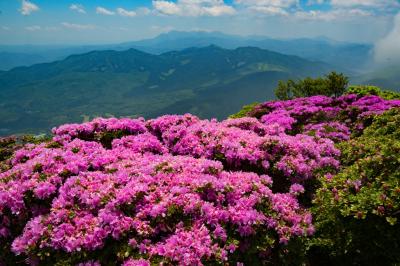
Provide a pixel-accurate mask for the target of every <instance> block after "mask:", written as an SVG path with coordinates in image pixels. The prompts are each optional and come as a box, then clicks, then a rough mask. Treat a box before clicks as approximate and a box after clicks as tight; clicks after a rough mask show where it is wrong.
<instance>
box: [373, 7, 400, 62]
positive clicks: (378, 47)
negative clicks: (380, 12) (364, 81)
mask: <svg viewBox="0 0 400 266" xmlns="http://www.w3.org/2000/svg"><path fill="white" fill-rule="evenodd" d="M375 61H376V62H378V63H381V64H389V65H390V64H399V63H400V12H399V13H398V14H397V15H396V16H395V17H394V23H393V28H392V30H391V31H390V32H389V33H388V34H387V35H386V36H385V37H384V38H383V39H381V40H380V41H378V42H377V43H376V44H375Z"/></svg>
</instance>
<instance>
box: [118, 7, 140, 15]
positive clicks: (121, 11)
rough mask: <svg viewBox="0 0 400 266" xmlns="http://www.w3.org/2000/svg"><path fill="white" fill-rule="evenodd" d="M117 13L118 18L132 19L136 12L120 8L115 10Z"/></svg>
mask: <svg viewBox="0 0 400 266" xmlns="http://www.w3.org/2000/svg"><path fill="white" fill-rule="evenodd" d="M117 13H118V14H119V15H120V16H123V17H134V16H136V12H135V11H133V10H132V11H130V10H126V9H123V8H121V7H119V8H117Z"/></svg>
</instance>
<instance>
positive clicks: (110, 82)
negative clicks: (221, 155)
mask: <svg viewBox="0 0 400 266" xmlns="http://www.w3.org/2000/svg"><path fill="white" fill-rule="evenodd" d="M333 69H334V67H332V66H330V65H328V64H325V63H322V62H312V61H309V60H306V59H302V58H300V57H297V56H288V55H284V54H280V53H276V52H271V51H268V50H264V49H260V48H254V47H243V48H238V49H234V50H228V49H224V48H220V47H217V46H207V47H202V48H191V49H185V50H182V51H175V52H167V53H164V54H161V55H153V54H149V53H145V52H142V51H138V50H136V49H129V50H126V51H110V50H109V51H92V52H89V53H86V54H81V55H73V56H70V57H68V58H67V59H64V60H61V61H56V62H53V63H44V64H38V65H34V66H31V67H21V68H15V69H13V70H10V71H6V72H2V73H1V72H0V134H10V133H18V132H32V133H40V132H42V130H43V129H48V128H51V127H52V126H55V125H57V124H62V123H66V122H80V121H82V119H83V118H84V117H88V116H89V117H95V116H101V115H102V116H107V115H108V116H110V115H114V116H132V115H133V116H144V117H147V118H148V117H155V116H158V115H160V114H162V113H165V112H169V113H185V112H193V113H195V114H197V115H199V116H201V117H205V118H211V117H216V118H220V119H222V118H225V117H226V116H227V115H229V114H231V113H233V112H235V111H236V110H238V109H240V107H241V106H242V105H244V104H247V103H248V102H252V101H256V100H258V101H261V100H265V99H271V98H273V89H274V88H275V87H276V85H277V82H278V81H279V80H281V79H288V78H301V77H304V76H319V75H322V74H326V73H328V72H329V71H331V70H333ZM210 103H212V104H210Z"/></svg>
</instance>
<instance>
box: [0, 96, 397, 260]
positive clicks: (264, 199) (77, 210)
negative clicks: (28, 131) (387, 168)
mask: <svg viewBox="0 0 400 266" xmlns="http://www.w3.org/2000/svg"><path fill="white" fill-rule="evenodd" d="M397 106H400V101H396V100H392V101H389V100H383V99H381V98H379V97H377V96H365V97H359V96H357V95H346V96H342V97H339V98H330V97H325V96H315V97H310V98H298V99H294V100H290V101H275V102H268V103H263V104H261V105H258V106H257V107H256V108H255V109H253V111H252V113H253V115H252V116H253V117H243V118H238V119H227V120H225V121H222V122H218V121H216V120H201V119H200V118H198V117H196V116H193V115H190V114H186V115H166V116H162V117H159V118H156V119H152V120H148V121H145V120H144V119H142V118H140V119H128V118H124V119H116V118H111V119H103V118H98V119H95V120H93V121H92V122H88V123H84V124H69V125H63V126H60V127H59V128H55V129H54V130H53V133H54V137H53V138H52V139H51V140H49V141H44V142H38V143H33V144H26V145H24V146H23V147H22V148H19V149H17V150H16V151H13V155H12V157H11V158H9V159H7V160H5V161H4V164H5V165H6V167H4V169H3V170H2V171H1V172H0V245H1V246H2V249H1V254H0V255H1V256H0V257H1V259H0V263H1V262H2V263H5V264H18V263H21V262H23V261H25V262H26V263H28V264H31V265H36V264H46V265H47V264H50V265H52V264H56V263H58V264H59V265H76V264H78V265H103V264H110V262H112V263H111V264H115V263H117V264H123V265H150V264H160V263H164V264H182V265H201V264H230V263H247V264H262V263H275V264H276V263H279V260H280V259H281V258H282V254H286V257H288V252H289V251H291V248H290V247H291V246H293V245H294V244H293V243H297V242H296V241H299V240H301V239H303V237H310V236H311V235H313V234H314V231H315V229H314V225H313V223H312V215H311V212H310V210H308V209H307V207H309V205H310V204H311V198H312V197H313V194H314V192H315V188H316V187H317V185H316V184H317V183H319V182H321V181H320V180H321V178H323V177H324V176H332V175H335V174H336V173H337V172H338V171H339V170H340V169H341V168H340V167H341V166H340V161H339V156H340V151H339V149H338V148H336V147H335V143H334V142H337V143H340V142H342V141H344V140H349V139H350V138H351V137H352V136H353V135H356V134H361V133H362V131H363V129H364V128H365V127H367V126H369V125H370V124H371V121H372V118H371V117H373V116H374V115H376V114H381V113H382V112H384V111H386V110H387V109H390V108H392V107H397ZM345 155H346V151H345V152H344V155H342V158H344V157H343V156H345ZM342 161H343V159H342ZM343 162H344V161H343ZM350 164H351V163H350V162H349V163H348V165H350ZM393 206H394V204H393ZM377 210H378V209H377ZM391 218H393V217H391ZM391 221H393V219H392V220H391ZM10 251H12V252H13V254H14V255H10ZM289 254H290V253H289ZM285 259H286V258H285ZM286 261H287V259H286ZM281 263H282V261H281Z"/></svg>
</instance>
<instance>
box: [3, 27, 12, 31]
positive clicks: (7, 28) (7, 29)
mask: <svg viewBox="0 0 400 266" xmlns="http://www.w3.org/2000/svg"><path fill="white" fill-rule="evenodd" d="M1 29H2V30H5V31H9V30H11V28H10V27H7V26H1Z"/></svg>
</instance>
